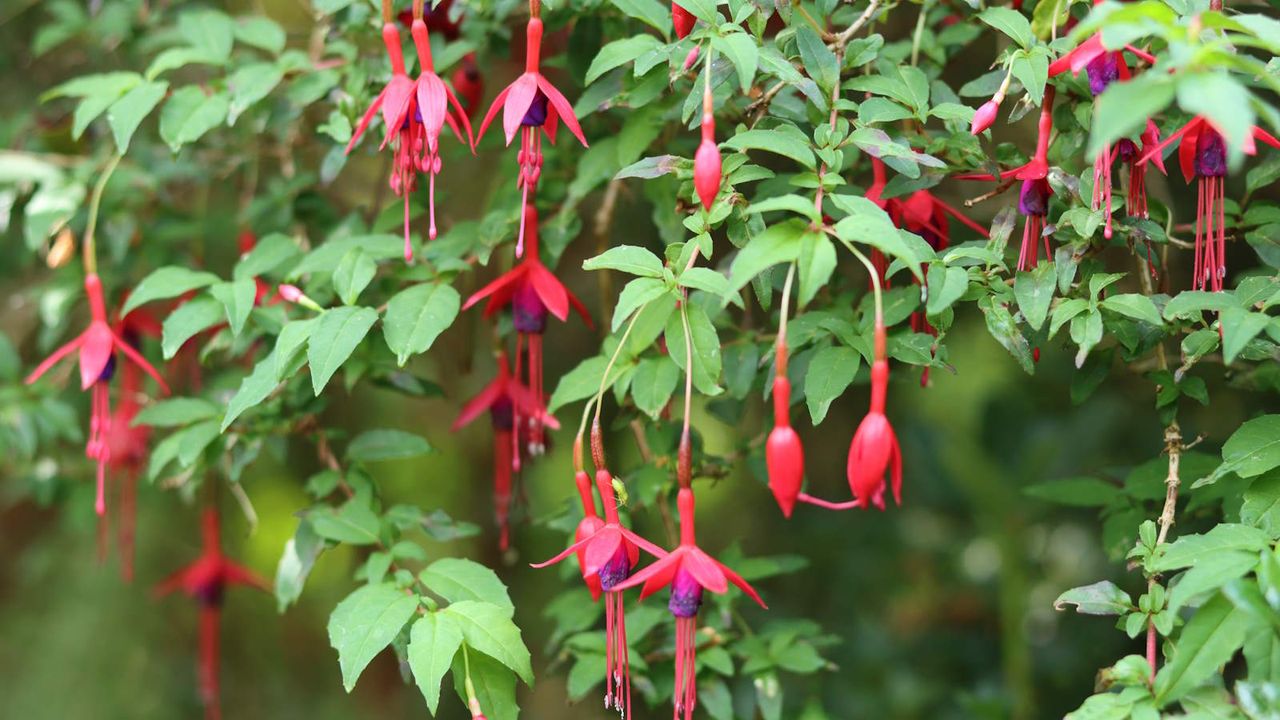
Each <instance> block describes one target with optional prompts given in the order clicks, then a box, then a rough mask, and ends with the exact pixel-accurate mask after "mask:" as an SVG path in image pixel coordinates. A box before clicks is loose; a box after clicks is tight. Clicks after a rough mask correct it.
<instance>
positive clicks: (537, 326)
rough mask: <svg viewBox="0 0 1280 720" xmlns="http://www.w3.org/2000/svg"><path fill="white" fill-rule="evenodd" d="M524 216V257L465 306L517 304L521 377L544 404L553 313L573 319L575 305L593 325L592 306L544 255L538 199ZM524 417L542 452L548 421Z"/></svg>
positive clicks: (532, 445) (533, 446)
mask: <svg viewBox="0 0 1280 720" xmlns="http://www.w3.org/2000/svg"><path fill="white" fill-rule="evenodd" d="M523 216H524V221H523V222H522V223H521V226H522V227H527V229H526V230H525V232H526V233H527V242H528V248H527V251H526V252H525V254H524V259H523V260H521V261H520V262H518V263H516V266H515V267H513V268H511V270H509V271H507V272H506V273H504V274H503V275H502V276H501V277H499V278H498V279H497V280H494V281H493V282H491V283H489V284H488V285H486V286H484V287H483V288H481V289H480V290H479V291H478V292H476V293H475V294H474V295H472V296H471V297H469V298H467V301H466V302H465V303H463V305H462V309H463V310H467V309H469V308H471V307H472V306H473V305H475V304H477V303H479V302H480V301H481V300H486V301H487V302H486V303H485V306H484V316H485V317H486V318H488V317H492V316H493V315H494V314H495V313H497V312H498V311H499V310H501V309H502V308H504V307H507V306H510V307H511V322H512V325H514V326H515V330H516V333H517V334H516V380H517V381H520V382H523V383H524V384H525V385H526V386H527V387H528V388H529V389H530V390H532V391H533V399H534V403H535V404H536V405H538V406H541V405H543V403H544V398H545V397H546V393H545V390H544V386H543V378H542V355H543V353H542V335H543V333H544V332H546V329H547V316H548V314H550V315H554V316H555V317H556V318H557V319H559V320H560V321H561V322H563V321H565V320H567V319H568V318H569V308H570V306H572V307H573V309H574V310H576V311H578V314H579V315H581V316H582V320H583V322H585V323H586V324H587V327H591V316H590V314H588V312H587V308H586V306H584V305H583V304H582V302H581V301H579V300H578V298H577V297H575V296H574V294H573V293H571V292H569V290H568V289H567V288H565V286H564V284H562V283H561V282H560V280H559V279H557V278H556V276H555V273H553V272H551V271H550V270H548V269H547V266H546V265H543V264H542V260H541V259H540V258H539V257H538V211H537V210H536V209H535V208H534V207H533V205H532V204H530V205H526V206H525V208H524V214H523ZM526 346H527V347H528V353H527V358H528V359H527V363H526V361H525V357H526V353H525V347H526ZM526 368H527V369H526ZM518 410H519V408H517V414H516V421H517V424H519V421H520V418H521V417H522V416H521V415H520V414H519V412H518ZM524 417H528V418H529V420H530V428H529V435H528V440H529V448H528V449H529V454H530V455H540V454H542V451H543V449H544V447H543V441H544V432H543V423H542V422H541V421H540V420H538V419H537V418H536V417H529V416H524Z"/></svg>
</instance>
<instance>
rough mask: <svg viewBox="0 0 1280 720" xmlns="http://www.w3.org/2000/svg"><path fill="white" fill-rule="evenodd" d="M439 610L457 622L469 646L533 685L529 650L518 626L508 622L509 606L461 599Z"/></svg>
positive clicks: (509, 620) (527, 683)
mask: <svg viewBox="0 0 1280 720" xmlns="http://www.w3.org/2000/svg"><path fill="white" fill-rule="evenodd" d="M441 612H443V613H447V614H448V615H450V616H451V617H452V618H453V619H454V620H456V621H457V623H458V628H459V629H460V630H461V631H462V637H463V639H464V640H465V641H466V643H467V645H468V646H469V647H472V648H475V649H476V650H477V651H479V652H482V653H484V654H485V655H488V656H489V657H491V658H493V659H494V660H497V661H498V662H500V663H502V664H503V665H505V666H507V667H508V668H510V669H511V670H512V671H514V672H515V674H516V675H519V676H520V679H522V680H524V682H525V684H526V685H530V686H531V685H533V666H532V665H531V663H530V659H529V649H528V648H527V647H525V645H524V640H522V639H521V637H520V628H518V627H516V624H515V623H514V622H512V621H511V614H510V612H509V609H508V608H505V607H502V606H500V605H495V604H494V603H490V602H479V601H475V600H462V601H459V602H454V603H451V604H450V605H449V607H447V608H445V609H444V610H442V611H441Z"/></svg>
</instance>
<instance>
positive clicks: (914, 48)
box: [911, 0, 932, 67]
mask: <svg viewBox="0 0 1280 720" xmlns="http://www.w3.org/2000/svg"><path fill="white" fill-rule="evenodd" d="M931 4H932V3H930V2H928V1H927V0H926V2H924V3H922V4H921V5H920V15H919V17H917V18H916V30H915V32H914V33H912V34H911V67H915V66H916V64H917V63H919V61H920V40H921V38H923V37H924V23H925V20H926V19H928V17H929V6H930V5H931Z"/></svg>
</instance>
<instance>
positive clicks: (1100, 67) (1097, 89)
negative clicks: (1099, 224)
mask: <svg viewBox="0 0 1280 720" xmlns="http://www.w3.org/2000/svg"><path fill="white" fill-rule="evenodd" d="M1126 49H1128V50H1129V51H1130V52H1132V53H1134V54H1135V55H1137V56H1138V57H1139V58H1140V59H1142V60H1145V61H1147V62H1148V63H1151V64H1154V63H1155V58H1154V57H1152V56H1151V55H1150V54H1148V53H1145V52H1143V51H1141V50H1138V49H1137V48H1134V47H1127V48H1126ZM1068 70H1070V71H1071V74H1072V75H1079V74H1080V71H1081V70H1084V71H1085V73H1086V74H1087V75H1088V77H1089V92H1090V93H1092V94H1093V96H1094V97H1095V98H1096V97H1097V96H1099V95H1101V94H1102V93H1103V92H1104V91H1105V90H1106V89H1107V88H1108V87H1110V86H1111V83H1113V82H1115V81H1117V80H1120V81H1127V80H1128V79H1129V78H1130V72H1129V65H1128V64H1127V63H1126V62H1125V59H1124V51H1122V50H1107V49H1106V48H1104V47H1103V46H1102V35H1101V34H1096V35H1093V36H1092V37H1090V38H1089V39H1088V40H1086V41H1084V42H1083V43H1081V44H1080V45H1079V46H1077V47H1076V48H1075V49H1074V50H1072V51H1071V52H1069V53H1067V54H1066V55H1063V56H1062V57H1060V58H1058V59H1057V60H1055V61H1054V62H1053V63H1052V64H1050V65H1049V77H1055V76H1057V75H1060V74H1062V73H1064V72H1066V71H1068ZM1124 142H1128V141H1124ZM1129 145H1130V146H1132V143H1129ZM1120 147H1121V146H1120V144H1117V145H1116V147H1114V148H1113V147H1112V146H1111V145H1107V146H1105V147H1103V148H1102V150H1100V151H1099V152H1098V155H1097V157H1095V158H1094V159H1093V209H1094V210H1099V209H1101V210H1103V215H1104V217H1105V222H1104V224H1103V236H1104V237H1106V238H1107V239H1108V240H1109V239H1111V187H1112V181H1111V169H1112V166H1113V165H1114V164H1115V161H1116V158H1117V157H1118V156H1119V155H1120ZM1144 202H1145V197H1144ZM1130 212H1132V211H1130Z"/></svg>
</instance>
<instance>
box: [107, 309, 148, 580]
mask: <svg viewBox="0 0 1280 720" xmlns="http://www.w3.org/2000/svg"><path fill="white" fill-rule="evenodd" d="M135 314H136V313H135ZM120 375H121V378H120V402H119V403H118V404H117V405H116V409H115V411H114V412H113V413H112V414H111V421H110V423H109V424H108V426H107V430H106V445H107V471H108V473H109V475H110V477H109V478H108V481H109V482H110V483H111V484H113V485H115V486H116V487H117V490H116V493H115V495H116V499H117V500H118V501H119V502H118V504H117V503H116V502H115V501H113V502H112V507H115V508H118V510H117V511H116V513H115V517H116V546H117V552H118V553H119V555H120V573H121V575H122V576H123V577H124V579H125V581H126V582H128V581H132V580H133V560H134V538H135V536H136V526H137V492H138V476H139V475H140V474H141V473H142V469H143V466H144V465H145V464H146V462H147V442H148V441H149V440H150V438H151V428H150V426H147V425H136V426H135V425H134V418H136V417H137V415H138V411H139V410H141V404H140V403H139V396H140V395H141V392H142V377H141V375H140V373H139V371H138V369H137V368H136V367H134V366H133V365H125V366H124V368H123V370H122V371H121V373H120ZM108 524H109V523H108V521H107V516H106V515H103V516H101V517H100V518H99V536H98V542H99V549H98V553H99V557H103V556H104V555H105V551H106V540H107V538H106V536H107V533H108Z"/></svg>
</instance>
